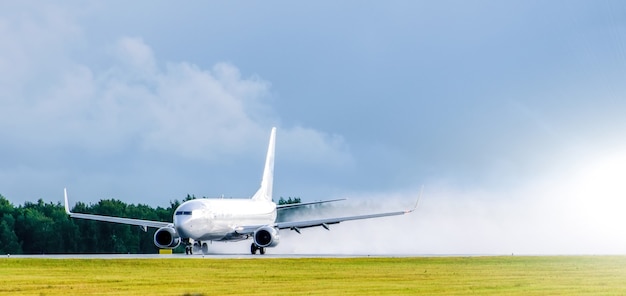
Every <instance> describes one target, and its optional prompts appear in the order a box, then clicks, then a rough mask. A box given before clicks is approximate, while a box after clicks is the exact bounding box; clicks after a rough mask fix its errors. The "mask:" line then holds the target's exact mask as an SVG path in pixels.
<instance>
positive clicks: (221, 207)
mask: <svg viewBox="0 0 626 296" xmlns="http://www.w3.org/2000/svg"><path fill="white" fill-rule="evenodd" d="M275 220H276V204H275V203H273V202H270V201H262V200H252V199H194V200H190V201H187V202H184V203H183V204H182V205H180V206H179V207H178V208H177V209H176V212H175V213H174V219H173V221H174V227H175V228H176V231H177V232H178V234H179V235H180V236H181V237H183V238H191V239H193V240H199V241H203V240H216V241H218V240H228V239H229V238H228V237H227V236H229V235H232V234H233V233H234V232H235V231H236V230H237V227H239V226H243V225H259V226H262V225H269V224H272V223H274V222H275Z"/></svg>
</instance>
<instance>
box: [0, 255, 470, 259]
mask: <svg viewBox="0 0 626 296" xmlns="http://www.w3.org/2000/svg"><path fill="white" fill-rule="evenodd" d="M448 256H452V255H448ZM474 256H476V255H474ZM408 257H445V256H444V255H424V254H421V255H418V254H390V255H381V254H371V255H369V254H349V255H347V254H265V255H251V254H209V255H201V254H195V255H185V254H167V255H162V254H52V255H48V254H44V255H2V256H1V257H0V258H5V259H11V258H15V259H17V258H23V259H59V260H63V259H285V258H287V259H302V258H408Z"/></svg>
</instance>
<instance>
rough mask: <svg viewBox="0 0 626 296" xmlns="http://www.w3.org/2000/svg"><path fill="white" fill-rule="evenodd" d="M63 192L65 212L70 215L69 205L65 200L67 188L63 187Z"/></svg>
mask: <svg viewBox="0 0 626 296" xmlns="http://www.w3.org/2000/svg"><path fill="white" fill-rule="evenodd" d="M63 193H64V194H65V212H66V213H67V214H68V215H71V214H72V212H70V205H69V204H68V202H67V188H63Z"/></svg>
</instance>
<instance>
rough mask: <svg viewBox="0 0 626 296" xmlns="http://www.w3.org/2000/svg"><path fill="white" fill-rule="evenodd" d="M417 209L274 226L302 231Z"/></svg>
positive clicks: (402, 213) (406, 212) (275, 225)
mask: <svg viewBox="0 0 626 296" xmlns="http://www.w3.org/2000/svg"><path fill="white" fill-rule="evenodd" d="M414 210H415V208H413V209H411V210H407V211H399V212H388V213H378V214H370V215H359V216H347V217H337V218H326V219H317V220H307V221H293V222H278V223H275V224H274V227H276V228H278V229H291V230H295V231H296V232H298V233H300V231H299V230H300V229H301V228H309V227H317V226H322V227H324V228H326V229H327V230H328V229H329V227H328V225H331V224H338V223H340V222H344V221H351V220H362V219H372V218H380V217H387V216H397V215H404V214H408V213H411V212H413V211H414Z"/></svg>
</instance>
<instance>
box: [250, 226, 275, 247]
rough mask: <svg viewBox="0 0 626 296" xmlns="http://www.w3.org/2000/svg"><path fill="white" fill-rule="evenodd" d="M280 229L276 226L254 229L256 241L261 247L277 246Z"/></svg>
mask: <svg viewBox="0 0 626 296" xmlns="http://www.w3.org/2000/svg"><path fill="white" fill-rule="evenodd" d="M279 240H280V238H279V237H278V230H276V228H274V227H270V226H263V227H261V228H259V229H257V230H255V231H254V243H255V244H256V245H257V246H259V247H261V248H266V247H275V246H276V245H278V241H279Z"/></svg>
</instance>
